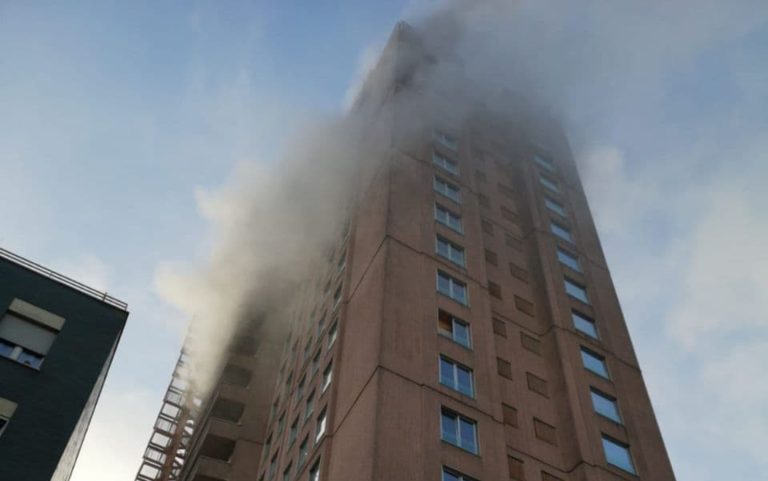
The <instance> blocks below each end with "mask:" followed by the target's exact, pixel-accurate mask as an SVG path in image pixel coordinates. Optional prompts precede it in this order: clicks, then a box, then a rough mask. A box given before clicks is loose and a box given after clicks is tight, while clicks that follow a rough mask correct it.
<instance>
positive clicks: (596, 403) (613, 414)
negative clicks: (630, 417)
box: [590, 388, 621, 424]
mask: <svg viewBox="0 0 768 481" xmlns="http://www.w3.org/2000/svg"><path fill="white" fill-rule="evenodd" d="M590 395H591V396H592V407H594V408H595V412H596V413H597V414H599V415H601V416H603V417H606V418H608V419H610V420H611V421H613V422H615V423H618V424H621V416H620V415H619V405H618V404H617V402H616V398H615V397H613V396H609V395H608V394H605V393H603V392H601V391H598V390H597V389H595V388H591V389H590Z"/></svg>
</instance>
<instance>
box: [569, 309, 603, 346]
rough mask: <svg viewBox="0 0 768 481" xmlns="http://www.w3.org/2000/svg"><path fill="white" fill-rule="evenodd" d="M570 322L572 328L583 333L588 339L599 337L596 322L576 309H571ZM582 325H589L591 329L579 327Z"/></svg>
mask: <svg viewBox="0 0 768 481" xmlns="http://www.w3.org/2000/svg"><path fill="white" fill-rule="evenodd" d="M577 319H578V321H577ZM571 322H572V323H573V328H574V329H576V330H577V331H578V332H580V333H582V334H584V335H585V336H587V337H589V338H590V339H595V340H598V339H600V331H598V329H597V322H596V321H595V320H594V319H592V318H591V317H589V316H587V315H586V314H583V313H581V312H579V311H577V310H576V309H571ZM584 325H587V326H590V327H591V330H590V329H586V328H583V327H580V326H584Z"/></svg>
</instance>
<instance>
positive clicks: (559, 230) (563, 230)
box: [549, 222, 573, 242]
mask: <svg viewBox="0 0 768 481" xmlns="http://www.w3.org/2000/svg"><path fill="white" fill-rule="evenodd" d="M549 230H550V231H552V233H553V234H555V235H556V236H557V237H559V238H561V239H563V240H564V241H567V242H573V236H572V235H571V231H570V230H569V229H568V228H567V227H564V226H562V225H560V224H558V223H557V222H550V223H549Z"/></svg>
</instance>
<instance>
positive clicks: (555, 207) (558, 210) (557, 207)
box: [544, 197, 565, 217]
mask: <svg viewBox="0 0 768 481" xmlns="http://www.w3.org/2000/svg"><path fill="white" fill-rule="evenodd" d="M544 205H546V206H547V208H548V209H549V210H551V211H552V212H554V213H555V214H557V215H560V216H563V217H565V208H564V207H563V205H562V204H560V203H559V202H557V201H555V200H552V199H550V198H549V197H544Z"/></svg>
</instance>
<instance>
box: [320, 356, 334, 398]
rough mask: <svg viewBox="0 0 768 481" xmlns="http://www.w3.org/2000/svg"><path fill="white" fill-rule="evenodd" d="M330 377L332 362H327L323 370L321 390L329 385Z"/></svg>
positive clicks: (324, 389)
mask: <svg viewBox="0 0 768 481" xmlns="http://www.w3.org/2000/svg"><path fill="white" fill-rule="evenodd" d="M332 378H333V364H332V363H330V362H329V363H328V365H327V366H326V367H325V370H324V371H323V382H322V384H321V387H320V390H321V392H325V391H326V389H328V386H330V385H331V380H332Z"/></svg>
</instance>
